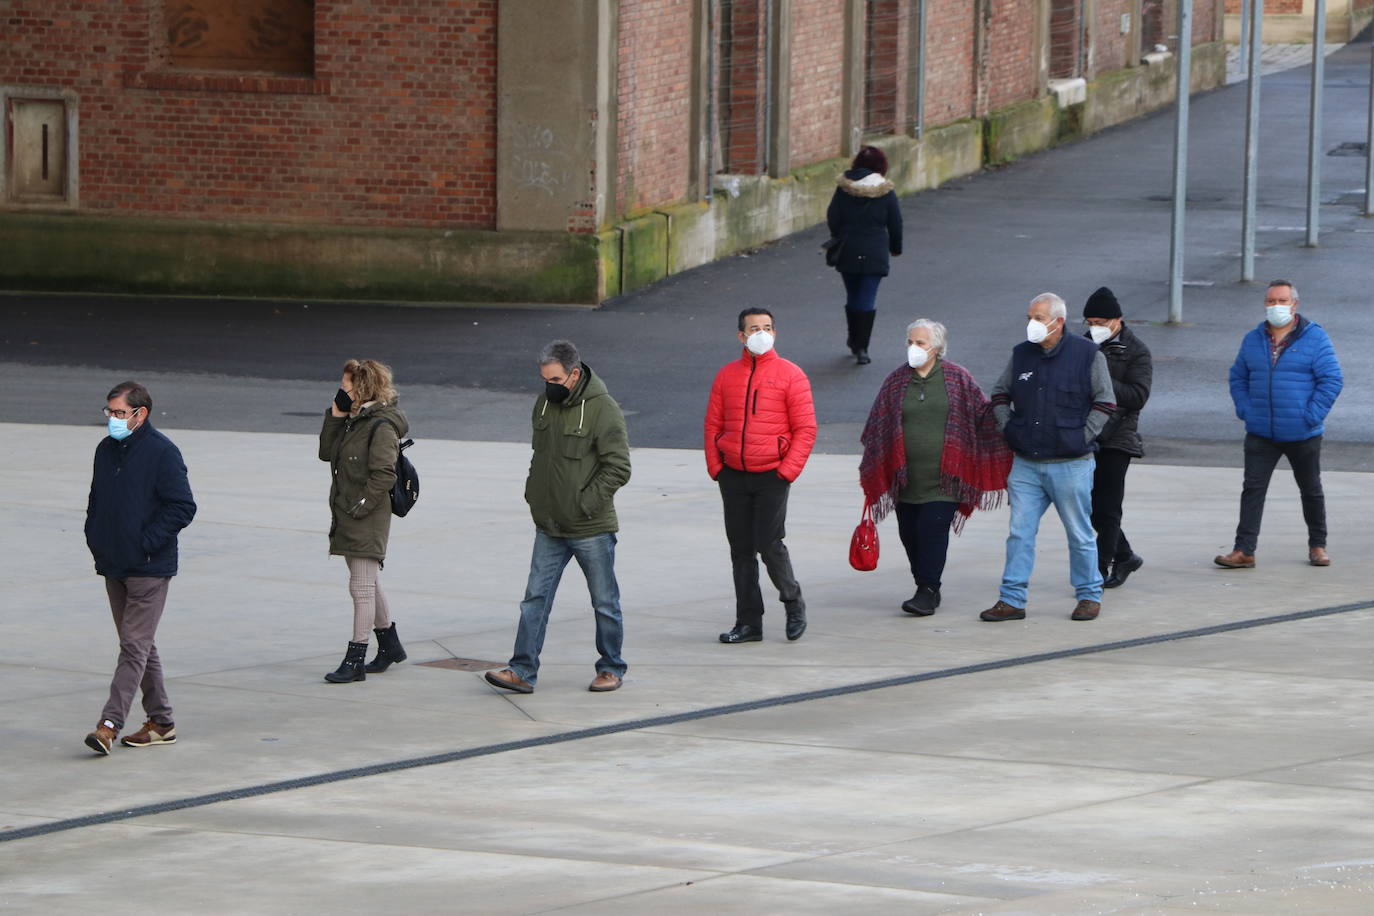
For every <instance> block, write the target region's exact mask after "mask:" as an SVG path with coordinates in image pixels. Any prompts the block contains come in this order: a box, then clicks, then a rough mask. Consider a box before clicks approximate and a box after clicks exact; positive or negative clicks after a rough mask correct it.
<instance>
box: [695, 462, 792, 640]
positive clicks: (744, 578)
mask: <svg viewBox="0 0 1374 916" xmlns="http://www.w3.org/2000/svg"><path fill="white" fill-rule="evenodd" d="M716 483H718V484H719V485H720V499H721V502H722V503H723V504H724V506H725V537H726V540H728V541H729V542H730V566H731V567H732V569H733V572H734V579H735V625H736V626H751V627H758V628H760V629H762V627H763V592H762V591H760V589H759V558H760V557H762V558H763V565H764V566H765V567H766V568H767V569H768V578H769V579H771V580H773V585H774V587H776V588H777V590H778V597H779V598H780V599H781V600H782V604H783V607H784V608H786V609H787V610H789V611H804V610H806V602H804V601H803V600H802V594H801V586H800V585H798V584H797V577H796V576H795V575H794V574H793V573H792V558H791V557H790V556H788V553H787V545H785V544H783V542H782V539H783V538H784V537H786V535H787V532H786V530H785V528H786V524H787V494H788V492H789V491H790V490H791V486H792V485H791V484H789V483H788V482H787V481H785V480H783V479H782V478H781V477H779V476H778V475H777V472H775V471H763V472H761V473H757V474H755V473H749V472H745V471H736V470H735V469H734V468H731V467H726V468H724V469H723V470H721V472H720V476H719V477H717V478H716Z"/></svg>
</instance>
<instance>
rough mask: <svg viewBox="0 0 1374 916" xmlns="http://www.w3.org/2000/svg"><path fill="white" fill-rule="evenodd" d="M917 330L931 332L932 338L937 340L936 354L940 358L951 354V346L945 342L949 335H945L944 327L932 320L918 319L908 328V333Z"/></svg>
mask: <svg viewBox="0 0 1374 916" xmlns="http://www.w3.org/2000/svg"><path fill="white" fill-rule="evenodd" d="M917 328H925V329H926V330H927V331H929V332H930V336H931V337H932V338H934V340H935V352H936V353H937V354H939V355H940V356H944V355H945V354H946V353H948V352H949V345H948V344H947V343H946V342H945V338H946V336H947V335H946V333H945V326H944V325H942V324H940V322H938V321H934V320H932V319H930V318H917V319H916V320H915V321H913V322H912V323H911V324H909V325H907V326H906V332H907V333H908V334H910V333H911V332H912V331H914V330H916V329H917Z"/></svg>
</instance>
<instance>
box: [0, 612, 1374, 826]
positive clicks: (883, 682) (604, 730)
mask: <svg viewBox="0 0 1374 916" xmlns="http://www.w3.org/2000/svg"><path fill="white" fill-rule="evenodd" d="M1370 608H1374V601H1360V602H1356V603H1353V604H1341V605H1335V606H1332V607H1322V608H1311V609H1309V610H1304V611H1293V612H1291V613H1287V614H1278V615H1274V616H1270V617H1257V618H1251V619H1249V620H1237V621H1233V622H1230V623H1222V624H1216V625H1214V626H1206V627H1198V628H1195V629H1190V630H1176V631H1173V632H1168V633H1158V634H1155V635H1153V636H1141V637H1137V638H1134V639H1124V640H1117V641H1114V642H1107V643H1098V644H1096V645H1089V646H1077V647H1073V648H1067V649H1058V650H1054V651H1050V652H1038V653H1035V654H1032V655H1022V656H1013V657H1010V658H1003V659H997V660H994V661H987V662H978V663H976V664H970V665H960V666H956V667H953V668H943V669H940V670H937V671H926V672H921V673H918V674H907V675H901V676H897V677H890V678H882V679H879V680H874V681H863V682H860V683H856V684H844V685H839V686H836V687H826V688H822V689H819V690H808V691H802V692H799V693H793V694H787V695H784V696H778V697H767V698H764V699H758V700H747V701H744V702H740V703H729V704H726V705H723V706H710V707H706V708H704V709H697V710H689V711H686V712H680V713H671V714H666V715H660V716H651V717H648V718H643V719H631V720H628V721H624V722H614V723H609V724H606V725H597V726H591V727H588V728H578V729H572V730H570V731H566V732H559V733H556V734H551V735H541V736H538V737H533V738H524V739H519V740H515V741H505V742H501V743H498V744H489V745H483V746H479V747H472V748H464V749H462V750H457V751H446V752H443V753H439V754H429V755H426V756H423V757H412V758H408V759H402V760H393V761H388V762H384V763H377V764H369V765H366V766H360V767H350V768H348V769H344V770H336V771H333V772H328V773H319V774H316V775H314V776H302V777H297V778H294V779H288V780H282V781H279V782H269V783H260V784H258V785H254V786H245V787H242V788H239V789H228V790H224V791H220V792H212V793H209V794H205V795H197V796H192V797H190V798H182V799H173V800H170V801H165V802H154V803H152V804H147V805H139V806H135V807H132V808H126V809H122V810H116V811H107V812H104V813H99V814H90V815H84V816H81V817H74V818H67V819H64V820H59V821H54V822H52V823H48V824H37V825H30V826H27V827H19V828H16V829H12V830H4V831H0V843H4V842H10V841H13V840H22V839H27V838H30V837H36V836H44V835H47V834H51V833H60V832H63V831H67V830H76V829H78V828H81V827H92V826H96V825H98V824H109V823H114V822H116V821H124V820H130V819H132V818H138V817H148V816H150V815H155V814H165V813H167V812H170V811H180V810H184V809H186V808H199V807H203V806H205V805H213V804H216V803H218V802H222V801H232V800H235V799H241V798H253V797H257V796H262V795H273V794H276V793H278V792H289V791H292V790H294V789H304V788H309V787H312V786H319V785H326V784H329V783H336V782H344V781H346V780H350V779H360V778H362V777H365V776H376V775H380V774H383V773H391V772H396V771H399V770H410V769H416V768H418V767H426V766H434V765H436V764H443V763H455V762H458V761H460V760H468V759H471V758H474V757H488V756H492V755H495V754H502V753H505V752H507V751H516V750H524V749H526V748H532V747H542V746H547V745H553V744H564V743H567V742H571V741H580V740H583V739H585V738H599V737H602V736H605V735H614V734H621V733H624V732H630V731H642V730H645V729H650V728H655V727H658V726H663V725H674V724H678V723H681V722H693V721H698V720H701V719H709V718H715V717H717V716H726V715H730V714H732V713H738V712H752V711H754V710H760V709H769V708H773V707H778V706H788V705H792V704H795V703H805V702H809V701H811V700H819V699H828V698H831V697H840V696H846V695H849V694H855V693H864V692H867V691H871V690H881V689H884V688H886V687H904V686H907V685H910V684H917V683H921V682H922V681H933V680H941V679H944V678H951V677H960V676H962V675H965V674H975V673H979V672H983V671H995V670H999V669H1004V668H1015V667H1021V666H1025V665H1032V664H1036V663H1039V662H1045V661H1056V660H1059V659H1065V658H1076V657H1078V656H1083V655H1093V654H1097V653H1101V652H1113V651H1116V650H1118V649H1129V648H1134V647H1138V646H1150V645H1157V644H1160V643H1165V642H1173V641H1176V640H1181V639H1193V638H1196V637H1199V636H1211V635H1213V634H1216V633H1227V632H1231V631H1234V630H1247V629H1253V628H1255V627H1263V626H1275V625H1277V624H1282V623H1290V622H1293V621H1298V620H1310V619H1312V618H1316V617H1328V616H1331V615H1333V614H1344V613H1349V612H1352V611H1362V610H1368V609H1370ZM506 699H507V701H509V700H510V698H509V697H506ZM511 705H514V706H516V708H519V706H518V704H514V703H512V704H511ZM521 712H524V710H523V709H522V710H521Z"/></svg>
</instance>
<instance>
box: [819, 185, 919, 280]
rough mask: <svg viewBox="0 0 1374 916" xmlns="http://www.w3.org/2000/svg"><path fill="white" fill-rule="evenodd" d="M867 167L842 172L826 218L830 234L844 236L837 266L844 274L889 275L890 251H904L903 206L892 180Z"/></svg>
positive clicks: (894, 252) (835, 236)
mask: <svg viewBox="0 0 1374 916" xmlns="http://www.w3.org/2000/svg"><path fill="white" fill-rule="evenodd" d="M869 176H874V177H877V178H882V176H880V175H878V174H877V173H876V172H870V171H869V170H868V169H850V170H849V171H847V172H845V173H844V174H843V175H841V176H840V178H839V181H838V182H837V185H838V186H837V187H836V188H835V195H834V196H833V197H832V198H830V207H829V208H828V209H827V210H826V211H825V221H826V223H827V224H828V225H829V226H830V235H831V236H832V237H834V238H837V239H843V240H844V249H843V250H842V251H841V252H840V261H839V263H838V264H836V265H835V269H836V270H838V271H839V272H840V273H843V274H870V275H872V274H876V275H877V276H880V277H886V276H887V271H888V254H889V253H890V254H894V255H899V254H901V253H902V208H901V205H900V204H899V202H898V200H897V192H896V191H894V190H893V189H892V182H890V181H888V180H887V179H886V178H882V180H881V181H880V182H875V181H873V180H872V179H870V180H868V181H864V179H865V178H869Z"/></svg>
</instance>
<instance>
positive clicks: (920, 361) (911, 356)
mask: <svg viewBox="0 0 1374 916" xmlns="http://www.w3.org/2000/svg"><path fill="white" fill-rule="evenodd" d="M929 359H930V351H929V350H926V349H925V348H923V347H919V346H917V345H916V344H912V345H911V346H909V347H907V348H906V364H907V365H908V366H910V367H911V368H913V369H919V368H921V367H922V366H924V365H925V364H926V361H927V360H929Z"/></svg>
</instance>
